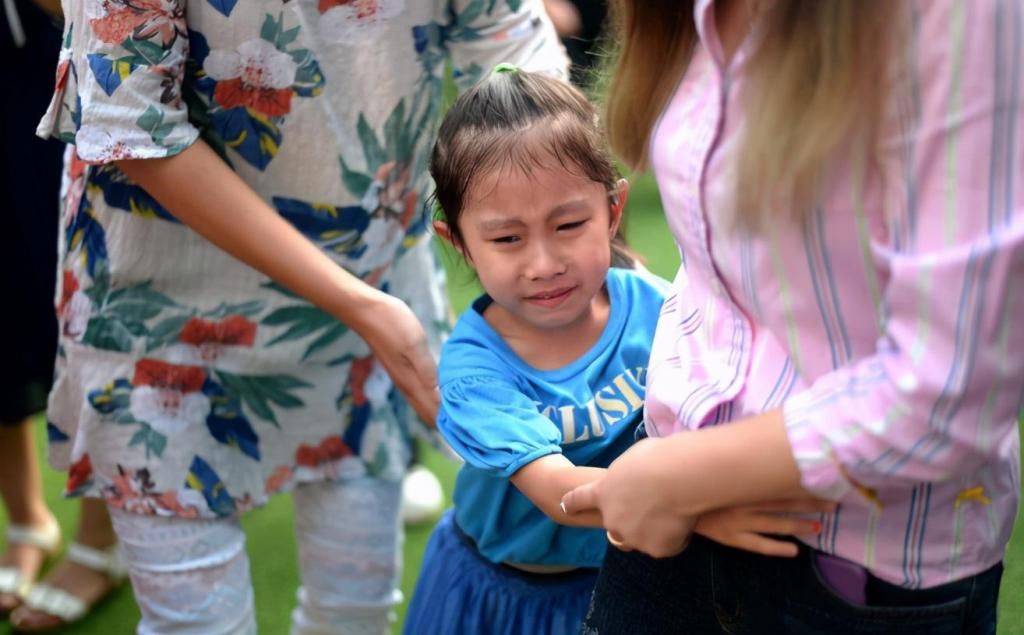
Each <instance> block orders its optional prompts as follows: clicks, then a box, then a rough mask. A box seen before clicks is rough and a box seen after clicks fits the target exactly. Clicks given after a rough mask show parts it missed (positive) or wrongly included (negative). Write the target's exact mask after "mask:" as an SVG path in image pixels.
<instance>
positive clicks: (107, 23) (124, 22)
mask: <svg viewBox="0 0 1024 635" xmlns="http://www.w3.org/2000/svg"><path fill="white" fill-rule="evenodd" d="M103 8H104V9H105V10H106V15H104V16H103V17H102V18H94V19H92V20H90V21H89V24H91V25H92V29H93V32H95V33H96V36H97V37H98V38H99V39H100V40H102V41H104V42H106V43H107V44H121V43H122V42H124V41H125V40H127V39H128V38H129V37H134V38H135V39H137V40H148V39H150V38H153V37H154V36H159V38H160V45H161V46H162V47H163V48H165V49H167V48H170V46H171V45H172V44H174V41H175V40H176V39H177V38H178V36H179V35H182V34H183V33H184V32H185V13H184V11H183V10H182V7H181V6H180V2H178V1H177V0H107V1H106V2H104V3H103Z"/></svg>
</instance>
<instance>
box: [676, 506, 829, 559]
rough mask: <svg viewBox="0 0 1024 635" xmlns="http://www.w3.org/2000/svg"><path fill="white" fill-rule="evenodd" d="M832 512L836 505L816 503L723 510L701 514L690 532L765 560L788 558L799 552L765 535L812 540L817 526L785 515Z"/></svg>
mask: <svg viewBox="0 0 1024 635" xmlns="http://www.w3.org/2000/svg"><path fill="white" fill-rule="evenodd" d="M835 508H836V504H835V503H833V502H831V501H821V500H816V499H797V500H785V501H776V502H771V503H755V504H752V505H739V506H736V507H726V508H724V509H716V510H715V511H712V512H708V513H706V514H701V516H700V518H698V519H697V526H696V527H695V528H694V531H695V532H696V533H698V534H701V535H702V536H706V537H708V538H710V539H712V540H714V541H715V542H717V543H719V544H723V545H726V546H728V547H735V548H736V549H743V550H744V551H752V552H754V553H759V554H761V555H765V556H780V557H784V558H792V557H794V556H796V555H797V553H798V552H799V549H798V547H797V546H796V545H795V544H793V543H791V542H787V541H785V540H777V539H774V538H770V537H769V536H768V535H779V536H798V535H809V536H813V535H815V534H818V533H820V532H821V523H820V522H818V521H816V520H807V519H803V518H793V517H792V516H787V515H786V514H794V513H803V514H807V513H816V512H832V511H835ZM766 534H768V535H766Z"/></svg>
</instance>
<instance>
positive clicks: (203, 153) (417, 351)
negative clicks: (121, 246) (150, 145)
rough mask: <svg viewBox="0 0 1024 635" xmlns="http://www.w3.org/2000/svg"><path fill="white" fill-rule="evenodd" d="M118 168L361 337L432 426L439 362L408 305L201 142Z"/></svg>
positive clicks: (183, 217) (238, 255)
mask: <svg viewBox="0 0 1024 635" xmlns="http://www.w3.org/2000/svg"><path fill="white" fill-rule="evenodd" d="M117 165H118V167H119V168H120V169H121V170H122V171H123V172H124V173H125V174H126V175H127V176H128V177H129V178H131V179H132V180H133V181H135V182H136V183H137V184H138V185H140V186H141V187H142V188H143V189H145V190H146V191H147V192H148V193H149V194H150V195H152V196H153V198H155V199H156V200H157V201H159V202H160V204H161V205H163V206H164V207H165V208H167V209H168V210H169V211H170V212H171V213H172V214H174V215H175V217H177V218H178V219H179V220H181V221H182V222H183V223H184V224H186V225H188V226H189V227H191V228H192V229H193V230H195V231H196V232H197V233H198V234H200V235H202V236H203V237H204V238H206V239H207V240H209V241H210V242H212V243H213V244H215V245H217V246H218V247H220V248H221V249H223V250H225V251H226V252H228V253H230V254H231V255H233V256H235V257H236V258H238V259H239V260H241V261H242V262H245V263H246V264H248V265H249V266H251V267H253V268H255V269H257V270H259V271H261V272H262V273H264V274H266V275H267V276H269V277H270V278H272V279H273V280H274V281H276V282H278V283H280V284H282V285H284V286H286V287H288V288H289V289H291V290H292V291H294V292H296V293H298V294H299V295H301V296H303V297H304V298H306V299H307V300H309V301H310V302H312V303H313V304H316V305H317V306H319V307H321V308H323V309H324V310H325V311H328V312H329V313H331V315H333V316H335V317H336V318H337V319H338V320H340V321H341V322H343V323H345V324H346V325H348V326H349V327H350V328H352V329H353V330H354V331H356V332H357V333H359V335H360V336H362V337H363V339H365V340H366V342H367V344H369V346H370V348H371V349H372V350H373V352H374V354H375V355H376V356H377V358H378V360H379V361H380V362H381V364H382V365H383V366H384V368H385V369H386V370H387V371H388V374H389V375H390V376H391V379H392V380H393V381H394V382H395V386H396V387H397V388H398V389H399V390H400V391H401V392H402V393H403V394H404V395H405V396H406V397H407V398H408V399H409V400H410V403H411V404H412V406H413V408H415V410H416V413H417V414H418V415H419V416H420V417H421V418H422V419H423V420H424V421H426V422H428V423H431V422H433V421H434V419H435V417H436V415H437V408H438V402H439V397H438V393H437V376H436V369H435V365H434V360H433V358H432V357H431V355H430V351H429V350H428V348H427V339H426V334H425V333H424V331H423V327H422V326H421V325H420V324H419V322H418V321H417V319H416V317H415V315H414V314H413V313H412V311H411V310H410V309H409V307H407V306H406V305H405V304H404V303H403V302H401V301H400V300H398V299H396V298H393V297H391V296H389V295H387V294H386V293H383V292H381V291H379V290H377V289H375V288H373V287H371V286H369V285H367V284H365V283H363V282H362V281H361V280H360V279H358V278H356V277H355V276H353V275H351V274H350V273H348V272H347V271H345V270H344V269H343V268H342V267H340V266H339V265H337V264H336V263H335V262H333V261H332V260H331V259H330V258H328V257H327V256H326V255H325V254H324V253H323V252H322V251H320V249H318V248H317V247H316V246H315V245H313V244H312V243H311V242H309V241H308V240H306V238H305V237H303V236H302V234H300V233H299V232H298V231H297V230H296V229H295V228H294V227H292V226H291V224H289V223H288V222H287V221H286V220H284V219H283V218H282V217H281V216H280V215H279V214H278V213H277V212H276V211H275V210H273V209H272V208H271V207H270V206H269V205H267V203H266V202H264V201H263V199H261V198H260V197H259V195H257V194H256V192H254V191H253V190H252V188H250V187H249V186H248V185H247V184H246V183H245V182H244V181H242V179H241V178H240V177H239V176H238V175H237V174H235V173H234V172H233V171H232V170H231V169H230V168H229V167H228V166H227V165H225V163H224V162H223V161H222V160H221V159H220V157H218V156H217V155H216V154H215V153H214V152H213V150H211V149H210V148H209V146H207V145H206V144H205V143H204V142H202V141H197V142H195V143H194V144H193V145H192V146H190V147H189V148H187V149H186V150H184V151H183V152H181V153H180V154H178V155H175V156H171V157H168V158H163V159H135V160H126V161H119V162H118V163H117ZM240 228H241V229H240Z"/></svg>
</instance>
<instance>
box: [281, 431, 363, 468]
mask: <svg viewBox="0 0 1024 635" xmlns="http://www.w3.org/2000/svg"><path fill="white" fill-rule="evenodd" d="M346 456H352V448H350V447H348V445H347V444H346V443H345V442H344V441H343V440H342V439H341V437H340V436H329V437H324V438H323V439H322V440H321V441H320V444H319V445H317V446H312V445H308V444H305V443H304V444H302V445H300V446H299V448H298V449H297V450H296V451H295V463H296V464H297V465H302V466H304V467H316V466H318V465H320V464H321V463H326V462H328V461H337V460H340V459H343V458H345V457H346Z"/></svg>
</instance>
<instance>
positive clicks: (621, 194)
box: [608, 179, 629, 236]
mask: <svg viewBox="0 0 1024 635" xmlns="http://www.w3.org/2000/svg"><path fill="white" fill-rule="evenodd" d="M628 198H629V181H627V180H626V179H619V180H618V181H616V183H615V189H614V190H613V191H612V193H611V200H610V203H609V205H608V209H609V212H610V213H611V224H610V227H609V231H610V233H611V235H612V236H614V235H615V232H617V231H619V225H620V224H621V223H622V212H623V211H624V210H625V209H626V199H628Z"/></svg>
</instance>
